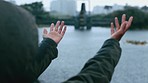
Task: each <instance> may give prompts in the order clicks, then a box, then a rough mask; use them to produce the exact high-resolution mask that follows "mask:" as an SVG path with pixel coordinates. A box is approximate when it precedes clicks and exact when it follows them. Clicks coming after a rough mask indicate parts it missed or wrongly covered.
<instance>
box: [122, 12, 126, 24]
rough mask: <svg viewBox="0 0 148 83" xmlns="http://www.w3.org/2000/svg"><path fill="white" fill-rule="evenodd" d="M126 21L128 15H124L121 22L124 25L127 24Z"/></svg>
mask: <svg viewBox="0 0 148 83" xmlns="http://www.w3.org/2000/svg"><path fill="white" fill-rule="evenodd" d="M125 21H126V14H123V15H122V21H121V23H123V22H125Z"/></svg>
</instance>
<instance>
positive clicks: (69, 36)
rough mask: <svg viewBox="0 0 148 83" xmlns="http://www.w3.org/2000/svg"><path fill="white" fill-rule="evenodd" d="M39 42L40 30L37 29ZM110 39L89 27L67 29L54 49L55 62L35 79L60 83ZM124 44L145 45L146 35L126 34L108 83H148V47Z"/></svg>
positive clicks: (106, 30)
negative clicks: (141, 42)
mask: <svg viewBox="0 0 148 83" xmlns="http://www.w3.org/2000/svg"><path fill="white" fill-rule="evenodd" d="M38 30H39V41H41V40H42V30H43V29H42V28H39V29H38ZM108 38H110V29H109V28H101V27H93V28H92V30H90V31H75V30H74V27H73V26H68V29H67V32H66V34H65V36H64V38H63V40H62V41H61V42H60V44H59V45H58V49H59V53H58V58H56V59H55V60H53V61H52V63H51V65H50V66H49V67H48V68H47V69H46V71H45V72H44V73H43V74H42V75H41V76H40V77H39V80H41V81H43V83H44V82H45V83H60V82H62V81H65V80H67V79H68V78H70V77H72V76H74V75H76V74H77V73H78V72H79V71H80V70H81V68H82V67H83V65H84V64H85V62H86V61H87V60H88V59H89V58H91V57H93V56H94V55H95V53H96V52H97V51H98V50H99V48H100V47H101V46H102V44H103V42H104V41H105V40H106V39H108ZM126 40H138V41H139V40H140V41H148V31H128V32H127V33H126V35H124V37H123V38H122V40H121V41H120V44H121V47H122V56H121V58H120V61H119V63H118V65H117V67H116V69H115V72H114V75H113V78H112V82H111V83H148V79H147V78H148V45H147V44H146V45H143V46H142V45H132V44H128V43H126Z"/></svg>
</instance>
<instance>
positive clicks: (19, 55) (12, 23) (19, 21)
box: [0, 1, 38, 83]
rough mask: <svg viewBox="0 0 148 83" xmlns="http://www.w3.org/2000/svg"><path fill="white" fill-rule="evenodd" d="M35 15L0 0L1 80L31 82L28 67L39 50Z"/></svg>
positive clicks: (5, 82)
mask: <svg viewBox="0 0 148 83" xmlns="http://www.w3.org/2000/svg"><path fill="white" fill-rule="evenodd" d="M37 47H38V34H37V27H36V24H35V20H34V17H33V16H32V15H31V14H30V13H28V12H27V11H26V10H24V9H22V8H20V7H18V6H16V5H13V4H11V3H8V2H5V1H0V67H1V68H0V83H25V82H26V83H27V82H28V83H29V82H31V81H32V78H30V77H31V76H30V74H29V72H28V71H29V70H28V67H29V65H30V64H32V61H33V57H34V56H35V55H36V53H37Z"/></svg>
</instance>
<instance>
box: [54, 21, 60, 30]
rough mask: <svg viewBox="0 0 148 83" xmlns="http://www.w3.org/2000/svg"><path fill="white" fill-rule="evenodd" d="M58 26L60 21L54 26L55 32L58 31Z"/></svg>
mask: <svg viewBox="0 0 148 83" xmlns="http://www.w3.org/2000/svg"><path fill="white" fill-rule="evenodd" d="M59 25H60V21H57V23H56V26H55V31H58V27H59Z"/></svg>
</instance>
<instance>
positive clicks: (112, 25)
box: [111, 22, 114, 35]
mask: <svg viewBox="0 0 148 83" xmlns="http://www.w3.org/2000/svg"><path fill="white" fill-rule="evenodd" d="M113 33H114V24H113V22H111V35H112V34H113Z"/></svg>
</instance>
